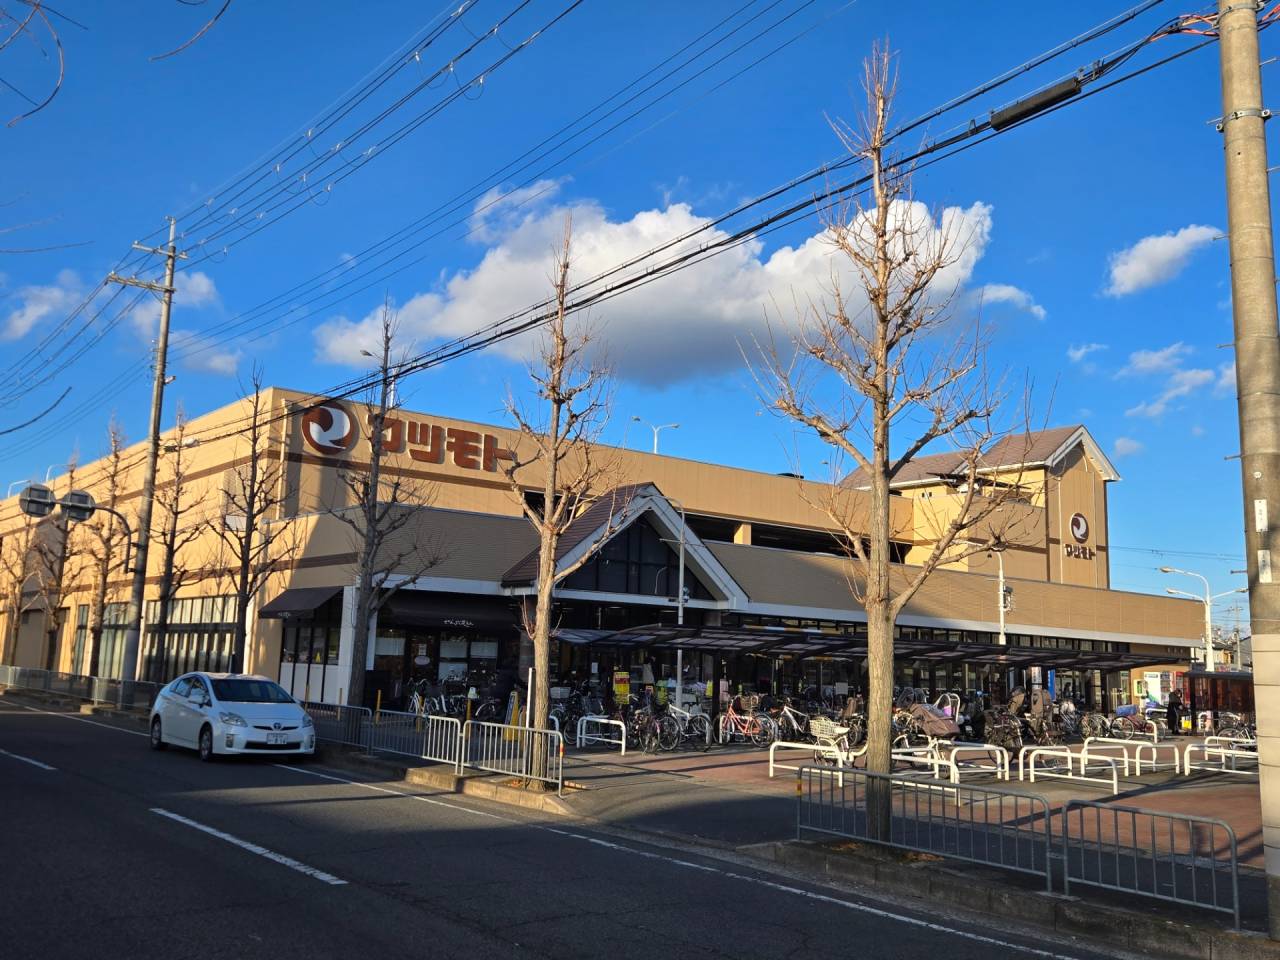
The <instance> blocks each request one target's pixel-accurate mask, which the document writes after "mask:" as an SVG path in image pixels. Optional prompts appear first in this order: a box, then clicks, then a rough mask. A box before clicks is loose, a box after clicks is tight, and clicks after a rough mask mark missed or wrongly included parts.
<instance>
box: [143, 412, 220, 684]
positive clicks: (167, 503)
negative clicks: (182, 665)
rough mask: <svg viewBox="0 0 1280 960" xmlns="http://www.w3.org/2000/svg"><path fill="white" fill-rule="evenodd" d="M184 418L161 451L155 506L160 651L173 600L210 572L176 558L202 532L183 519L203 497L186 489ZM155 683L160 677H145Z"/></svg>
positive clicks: (156, 626) (181, 415)
mask: <svg viewBox="0 0 1280 960" xmlns="http://www.w3.org/2000/svg"><path fill="white" fill-rule="evenodd" d="M186 434H187V418H186V415H185V414H184V413H183V412H182V409H181V408H179V410H178V421H177V425H176V427H175V428H174V432H173V439H172V440H170V441H169V443H167V444H166V445H165V447H164V453H165V455H166V456H165V459H166V461H167V462H168V466H169V478H168V482H167V483H163V484H161V485H159V486H158V488H157V490H156V501H155V503H156V506H157V507H159V509H160V516H161V523H160V527H159V529H158V530H157V531H156V540H157V541H159V543H160V558H161V562H160V583H159V591H158V595H157V597H156V599H157V601H158V604H157V610H158V612H157V614H156V621H155V624H154V625H153V629H154V631H155V634H154V635H155V638H156V643H157V644H158V645H160V646H161V647H163V645H164V644H165V642H166V640H167V637H168V633H169V614H170V611H171V608H172V606H173V598H174V597H175V596H177V593H178V591H179V590H181V589H182V588H183V587H184V586H186V585H188V584H190V583H194V582H197V581H199V580H202V579H204V578H205V577H207V576H208V575H209V570H208V569H207V568H206V567H204V566H201V565H188V564H187V563H185V562H184V563H179V562H178V559H179V555H180V554H182V552H183V550H184V549H185V548H186V547H187V546H188V545H189V544H190V543H192V542H193V541H195V540H196V539H198V538H199V537H200V535H201V533H203V532H204V530H205V525H204V524H202V523H199V522H189V521H187V520H185V519H184V518H186V517H187V515H188V514H189V513H191V511H192V510H196V509H198V508H199V507H201V506H202V505H203V503H204V496H203V495H202V496H199V497H192V496H191V492H190V490H189V489H188V482H187V469H188V467H187V463H186V460H185V457H184V454H185V453H186V450H187V447H188V443H187V435H186ZM147 679H150V680H156V679H160V678H159V677H148V678H147Z"/></svg>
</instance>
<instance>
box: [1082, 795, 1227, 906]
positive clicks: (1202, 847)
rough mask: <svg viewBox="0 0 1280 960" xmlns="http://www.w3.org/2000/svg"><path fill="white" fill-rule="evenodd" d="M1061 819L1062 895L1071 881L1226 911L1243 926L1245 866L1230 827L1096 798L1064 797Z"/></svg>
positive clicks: (1208, 818)
mask: <svg viewBox="0 0 1280 960" xmlns="http://www.w3.org/2000/svg"><path fill="white" fill-rule="evenodd" d="M1072 814H1076V816H1075V817H1074V819H1073V817H1072ZM1062 820H1063V829H1062V845H1063V859H1064V865H1065V867H1064V872H1063V891H1064V892H1065V893H1070V892H1071V885H1072V884H1073V883H1074V884H1087V885H1089V886H1095V887H1102V888H1104V889H1107V890H1117V891H1122V892H1125V893H1135V894H1139V895H1141V896H1146V897H1154V898H1156V899H1159V900H1168V901H1172V902H1174V903H1183V904H1187V905H1188V906H1194V907H1203V908H1205V909H1209V910H1217V911H1220V912H1223V913H1229V914H1231V917H1232V920H1233V921H1234V922H1235V927H1236V929H1237V930H1239V929H1240V865H1239V859H1238V853H1237V848H1236V835H1235V831H1234V830H1232V829H1231V825H1230V824H1228V823H1226V822H1225V821H1223V820H1217V819H1214V818H1211V817H1197V816H1191V815H1189V814H1183V813H1167V812H1164V811H1157V810H1139V809H1137V808H1135V807H1120V806H1115V805H1113V804H1109V803H1096V802H1094V801H1091V800H1069V801H1067V803H1066V805H1065V806H1064V807H1063V811H1062ZM1139 844H1141V846H1140V845H1139Z"/></svg>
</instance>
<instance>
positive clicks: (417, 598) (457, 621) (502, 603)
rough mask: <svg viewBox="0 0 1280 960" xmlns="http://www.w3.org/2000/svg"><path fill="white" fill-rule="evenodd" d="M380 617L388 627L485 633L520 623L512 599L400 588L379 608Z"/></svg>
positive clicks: (502, 629) (501, 630) (510, 627)
mask: <svg viewBox="0 0 1280 960" xmlns="http://www.w3.org/2000/svg"><path fill="white" fill-rule="evenodd" d="M378 619H379V620H380V621H382V622H385V623H387V624H388V625H389V626H400V627H430V628H434V629H437V630H479V631H481V632H483V633H501V632H505V631H507V630H512V629H514V628H515V627H516V625H517V624H516V614H515V611H514V610H512V608H511V602H510V601H509V600H506V599H503V598H500V597H473V596H466V595H458V594H447V593H426V592H424V591H420V590H400V591H398V592H397V593H395V594H393V595H392V596H391V599H389V600H388V601H387V602H386V604H385V605H384V606H383V608H382V609H381V610H380V611H379V614H378Z"/></svg>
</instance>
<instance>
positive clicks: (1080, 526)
mask: <svg viewBox="0 0 1280 960" xmlns="http://www.w3.org/2000/svg"><path fill="white" fill-rule="evenodd" d="M1071 536H1073V537H1075V539H1076V543H1084V542H1085V541H1086V540H1088V539H1089V521H1088V520H1086V519H1085V515H1084V514H1083V513H1073V514H1072V515H1071Z"/></svg>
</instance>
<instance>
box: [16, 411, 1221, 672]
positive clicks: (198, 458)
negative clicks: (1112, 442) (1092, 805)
mask: <svg viewBox="0 0 1280 960" xmlns="http://www.w3.org/2000/svg"><path fill="white" fill-rule="evenodd" d="M265 399H266V409H267V411H268V413H269V415H270V416H271V417H273V418H276V419H274V420H273V422H272V423H271V424H270V427H269V432H270V435H271V440H272V442H271V443H270V444H269V445H268V450H267V454H266V456H267V458H268V459H269V460H272V461H274V462H277V463H279V464H281V477H280V489H281V491H282V493H284V494H286V503H285V507H284V508H283V509H282V511H281V513H282V514H285V515H288V516H293V517H297V518H298V519H297V520H296V521H295V523H296V527H295V534H296V537H297V539H298V541H299V547H298V550H297V555H296V556H295V557H294V559H293V560H292V561H291V562H290V563H289V564H288V569H286V570H285V571H284V572H282V573H280V574H277V575H276V576H275V577H273V579H272V581H271V582H270V583H269V584H268V586H267V587H266V588H265V589H264V590H263V591H262V593H261V595H260V596H259V604H261V603H262V602H265V601H266V600H268V599H270V598H271V597H273V596H275V595H277V594H278V593H279V592H280V591H282V590H283V589H286V588H288V587H293V586H320V585H324V586H328V585H334V586H339V585H349V584H350V583H352V582H353V580H354V577H355V569H354V565H353V562H352V558H351V553H352V549H353V548H352V541H351V539H350V532H349V530H348V529H347V528H346V527H345V526H344V525H342V524H340V523H338V522H336V521H334V520H333V519H332V518H331V517H325V516H322V515H320V514H321V511H322V510H324V509H326V508H327V507H329V506H331V505H333V504H336V503H340V502H346V495H347V491H346V489H345V487H344V486H343V485H342V484H341V482H340V480H339V472H338V468H340V467H342V466H344V465H345V466H349V467H352V468H354V469H360V468H361V467H362V466H366V465H367V458H368V449H369V448H368V441H367V428H366V414H367V411H366V410H365V408H363V407H362V406H361V405H359V404H347V407H348V409H349V410H350V411H351V412H352V414H353V415H354V417H355V419H356V421H357V423H358V425H359V427H360V439H359V440H358V441H357V442H356V443H355V445H354V448H353V449H352V450H351V451H350V452H349V453H346V454H343V455H341V456H337V457H334V456H323V455H321V454H320V453H318V452H317V451H316V450H315V449H314V448H313V447H312V446H311V445H310V444H308V443H307V442H306V441H305V440H304V438H303V432H302V426H301V423H300V420H301V413H300V412H299V409H300V406H299V405H300V404H302V403H304V402H306V401H310V400H312V399H313V398H311V397H310V396H309V395H307V394H303V393H299V392H296V391H288V390H281V389H275V388H272V389H268V390H266V391H265ZM246 414H247V401H244V400H242V401H238V402H237V403H234V404H231V405H229V406H227V407H224V408H222V409H220V410H217V411H214V412H212V413H210V414H208V415H205V416H202V417H199V418H196V419H194V420H192V421H191V422H190V423H189V424H188V426H187V436H188V437H189V438H193V439H195V440H198V441H199V443H198V445H196V446H193V447H190V448H188V449H187V451H186V453H185V459H186V462H187V471H188V491H189V494H188V495H189V498H190V500H191V501H192V502H198V503H199V508H198V509H196V510H194V511H193V512H192V513H191V514H189V515H188V518H187V520H186V521H185V522H190V523H198V522H200V521H207V520H216V519H217V518H219V517H221V516H222V514H223V512H224V509H225V497H224V494H223V490H224V484H225V482H226V479H227V477H228V475H229V472H230V471H232V470H233V469H235V467H236V465H238V464H243V463H244V462H245V461H246V458H247V456H248V452H249V451H248V446H247V441H246V440H245V439H244V438H243V437H242V436H240V435H239V434H238V433H237V431H238V430H239V429H241V428H242V427H243V426H244V423H245V422H246ZM402 420H403V421H404V423H403V424H402V427H401V429H403V430H404V431H405V434H404V444H403V449H401V450H399V451H398V452H394V453H392V454H390V455H389V457H388V459H387V462H386V468H385V469H387V470H389V471H391V472H395V473H399V474H400V475H403V476H406V477H412V478H416V479H418V480H420V481H421V483H422V484H423V485H424V486H425V488H426V490H427V491H428V498H427V499H428V501H429V502H430V503H431V504H432V505H433V506H435V507H439V508H446V509H450V510H461V511H473V512H477V513H487V514H498V515H503V516H515V515H518V512H519V508H518V505H517V501H516V499H515V498H514V496H513V494H512V492H511V491H510V490H509V489H508V486H507V484H506V482H505V480H504V479H503V476H502V473H501V472H500V467H501V464H500V463H497V464H492V466H494V467H495V468H494V469H485V467H486V464H485V463H484V457H483V451H484V439H483V438H484V437H485V436H489V437H492V438H493V446H494V447H495V448H496V449H502V450H515V451H517V453H519V452H521V451H522V441H521V438H520V437H519V435H518V434H517V433H516V432H515V431H513V430H510V429H507V428H504V427H496V426H489V425H484V424H477V423H472V422H469V421H462V420H455V419H449V418H442V417H436V416H432V415H425V414H422V415H419V414H411V413H407V414H404V416H403V417H402ZM410 421H412V422H413V424H414V426H415V430H414V434H415V435H416V437H417V438H418V440H419V441H420V442H418V443H416V444H411V443H409V442H408V441H409V431H408V423H409V422H410ZM433 429H436V430H438V431H439V433H438V434H435V435H437V436H440V437H442V438H443V439H444V440H445V442H446V443H448V442H449V439H450V437H451V436H452V437H453V438H454V440H455V441H456V442H455V443H454V445H453V448H452V449H446V450H444V451H443V456H442V457H441V458H440V459H441V461H442V462H439V463H435V462H430V460H431V459H432V457H431V456H429V455H428V456H427V458H426V459H423V458H422V456H421V455H423V454H430V453H431V451H430V450H429V445H428V444H426V443H423V442H421V440H422V438H424V437H429V436H432V435H433V434H432V431H433ZM171 435H172V431H170V432H169V434H168V435H167V437H168V436H171ZM392 439H394V435H393V437H392ZM468 442H473V443H474V444H475V447H474V450H472V448H470V447H468ZM104 446H105V438H104ZM414 450H417V451H418V452H419V454H420V456H419V458H415V457H414V456H413V451H414ZM469 450H472V452H475V453H476V461H475V462H474V463H473V464H472V465H468V463H471V461H470V460H469V457H468V451H469ZM145 452H146V451H145V446H144V445H143V444H140V443H139V444H134V445H133V446H131V447H129V448H128V449H127V450H126V451H125V460H126V462H127V463H128V464H129V470H128V472H127V474H126V476H125V478H124V480H123V482H122V484H121V486H122V488H123V490H124V491H125V493H124V495H123V496H122V497H121V500H120V503H119V504H118V508H119V509H120V510H122V511H123V512H124V513H126V514H127V515H129V516H130V517H131V518H132V517H133V515H134V514H135V511H136V505H137V501H138V497H139V491H140V487H141V474H142V463H143V460H144V457H145ZM603 453H604V454H605V455H606V456H607V457H608V458H609V459H610V460H611V462H612V464H613V468H614V475H615V477H616V480H617V482H619V483H642V482H651V483H653V484H655V485H656V486H657V487H658V488H659V489H660V490H661V491H662V492H663V493H664V494H666V495H667V496H669V497H671V498H673V499H674V500H677V501H679V502H680V503H682V504H683V506H684V508H685V509H686V511H688V513H690V514H699V515H706V516H712V517H721V518H725V519H728V520H732V521H735V522H736V523H737V524H738V527H737V530H738V533H737V535H736V537H735V539H736V540H737V541H738V542H740V543H741V542H746V543H749V542H750V538H751V525H752V524H761V525H774V526H782V527H794V528H801V529H805V530H814V531H819V530H830V529H831V528H832V524H831V523H830V521H829V519H828V517H827V516H826V513H825V512H824V511H823V510H822V509H820V508H819V507H817V506H815V505H814V504H821V503H823V502H824V500H825V498H827V497H829V496H830V495H831V488H830V487H829V486H827V485H825V484H820V483H812V482H806V481H801V480H797V479H795V478H792V477H782V476H773V475H769V474H763V473H757V472H752V471H748V470H741V469H736V468H732V467H725V466H719V465H716V464H709V463H702V462H698V461H692V460H682V459H677V458H673V457H663V456H655V455H653V454H649V453H644V452H639V451H634V450H623V449H617V448H606V449H604V450H603ZM169 469H170V468H169V467H168V465H167V462H166V460H165V459H163V458H162V461H161V466H160V470H159V483H160V486H161V489H162V490H163V488H164V487H165V486H166V485H167V484H168V481H169V477H170V472H169ZM105 470H106V464H105V462H104V461H101V460H99V461H94V462H91V463H87V464H86V465H85V466H84V467H82V468H81V469H80V470H79V471H78V474H77V477H76V483H75V486H76V487H78V488H81V489H86V490H89V491H90V492H91V493H93V494H94V495H95V496H97V497H99V498H100V499H101V498H103V497H105V492H104V489H103V488H104V473H105ZM1019 479H1020V481H1021V483H1022V484H1023V486H1024V487H1025V488H1026V489H1027V490H1028V500H1029V501H1030V502H1029V504H1028V505H1027V506H1026V507H1025V508H1019V509H1021V510H1022V513H1021V514H1020V515H1019V518H1018V524H1017V529H1018V531H1019V532H1018V536H1017V537H1016V538H1014V539H1013V541H1012V543H1011V546H1010V548H1009V549H1008V550H1007V551H1006V552H1005V554H1004V563H1005V572H1006V575H1007V577H1008V578H1009V580H1010V582H1011V583H1013V584H1014V586H1015V593H1016V603H1017V609H1016V611H1015V613H1013V614H1011V616H1010V620H1009V624H1010V625H1009V629H1010V631H1011V632H1017V630H1018V625H1021V626H1022V627H1023V628H1024V629H1027V630H1030V629H1032V628H1045V629H1051V628H1054V627H1064V628H1070V629H1073V630H1083V631H1100V632H1109V633H1127V634H1147V635H1150V636H1174V637H1183V636H1186V637H1192V638H1194V637H1198V636H1199V629H1200V626H1199V613H1198V608H1196V610H1193V611H1192V612H1191V613H1188V612H1187V610H1188V609H1190V607H1189V606H1188V605H1187V604H1184V603H1182V602H1181V601H1177V600H1170V599H1169V598H1165V597H1150V596H1145V595H1139V594H1119V593H1114V592H1111V591H1108V590H1106V589H1099V588H1105V587H1107V586H1108V583H1109V579H1108V576H1107V561H1106V547H1107V524H1106V490H1105V484H1104V483H1103V480H1102V478H1101V476H1100V475H1099V474H1098V471H1097V468H1096V467H1095V466H1094V465H1093V464H1092V463H1091V462H1090V461H1089V458H1088V457H1087V456H1084V455H1083V453H1082V451H1077V452H1076V453H1075V454H1073V455H1071V456H1069V457H1068V458H1067V459H1066V461H1065V462H1063V463H1062V464H1061V465H1060V467H1059V468H1058V469H1056V470H1054V471H1053V473H1052V475H1051V476H1049V477H1048V478H1047V479H1046V478H1044V477H1043V475H1041V474H1034V473H1033V472H1031V471H1028V472H1027V473H1026V474H1023V475H1021V476H1020V478H1019ZM539 481H540V476H539V474H538V472H537V470H536V469H531V470H530V471H529V472H528V475H527V476H526V477H525V478H524V482H525V483H526V484H527V486H529V487H536V486H537V485H538V483H539ZM54 488H55V492H57V493H58V494H59V495H61V494H64V493H66V491H67V489H68V478H67V477H65V476H63V477H59V478H58V479H57V480H55V481H54ZM926 492H928V491H926V490H924V489H915V490H912V491H911V492H910V493H907V494H906V495H903V496H896V497H894V498H893V504H892V510H893V524H894V535H895V538H897V539H901V540H910V541H912V542H913V544H914V546H913V548H912V551H911V554H910V555H909V557H908V562H911V561H912V560H918V559H919V558H920V557H922V556H923V555H924V554H925V553H926V552H927V549H928V544H929V542H930V541H931V540H932V539H933V537H934V536H936V532H937V530H939V529H941V526H942V525H944V524H945V523H946V522H948V520H949V518H950V516H951V514H952V513H953V512H954V509H955V505H956V498H955V497H954V496H952V495H950V494H948V493H945V492H944V491H943V489H942V488H939V489H938V490H934V491H932V492H933V494H934V495H933V496H924V494H925V493H926ZM904 493H906V492H905V491H904ZM839 496H840V497H842V498H843V502H842V508H843V509H845V510H847V511H849V512H850V513H851V514H852V515H854V516H856V514H857V511H858V509H859V508H860V505H861V504H862V503H864V502H865V495H864V494H861V493H858V492H855V491H850V490H842V491H839ZM1074 512H1081V513H1083V514H1084V515H1085V516H1087V517H1088V519H1089V523H1090V535H1089V545H1090V546H1091V547H1092V548H1093V549H1094V550H1095V553H1096V558H1095V559H1094V560H1085V559H1074V558H1067V557H1064V556H1063V534H1064V532H1065V533H1066V537H1067V538H1068V539H1069V540H1070V536H1071V535H1070V532H1069V529H1068V527H1069V521H1070V517H1071V515H1072V513H1074ZM19 516H20V515H19V512H18V509H17V500H16V497H15V498H10V499H8V500H5V501H3V502H0V536H3V535H4V533H5V532H6V531H7V530H11V529H12V528H13V527H14V526H15V525H16V524H18V523H20V522H21V521H20V519H19ZM161 516H162V513H161V511H160V510H159V509H157V510H156V524H157V525H158V524H159V522H160V518H161ZM272 519H273V520H280V519H282V517H276V518H272ZM84 536H85V531H84V530H83V529H82V528H77V527H75V526H74V525H73V527H72V537H73V549H72V552H73V554H76V555H78V554H79V553H80V552H81V551H80V550H78V549H77V548H78V547H82V546H83V539H82V538H83V537H84ZM1072 542H1074V541H1072ZM161 559H162V558H161V550H160V548H159V543H158V542H157V541H156V540H155V539H154V532H153V543H152V550H151V555H150V558H149V564H148V577H149V583H150V586H149V588H148V599H152V598H154V597H155V584H156V583H157V582H158V579H159V574H160V570H161V566H160V564H161ZM826 559H830V558H826ZM180 562H181V563H182V564H183V565H185V566H186V567H188V568H190V569H201V570H206V571H208V572H209V576H208V577H207V578H206V579H204V580H202V581H200V582H198V583H193V584H191V585H189V586H187V587H185V588H184V589H183V590H181V591H180V592H179V596H207V595H216V594H224V593H229V592H231V591H230V590H229V588H228V584H227V582H226V580H225V579H222V578H220V575H219V570H220V569H223V568H225V566H226V557H225V555H224V554H222V552H221V549H220V545H219V540H218V538H217V536H216V535H215V534H213V533H211V532H207V531H206V532H205V533H203V534H202V535H201V536H200V537H199V538H198V539H197V540H195V541H194V542H193V543H191V544H189V545H188V546H187V547H185V548H184V550H183V553H182V556H181V560H180ZM815 562H825V561H824V559H823V558H820V557H815ZM74 563H75V561H73V564H74ZM960 567H961V569H959V570H956V571H942V572H940V573H939V574H938V575H937V576H936V577H934V578H933V579H932V580H931V581H930V582H929V583H928V584H926V586H925V588H924V590H923V591H922V592H921V594H920V595H919V597H917V598H916V600H915V601H914V602H913V604H912V606H911V607H910V613H911V614H912V615H917V616H925V617H934V618H939V619H947V620H958V619H984V620H993V619H995V618H996V610H995V606H994V603H995V595H996V590H995V587H994V586H993V585H992V579H991V578H993V577H994V576H995V571H996V563H995V560H994V558H992V557H989V556H988V555H986V554H980V555H978V556H975V557H973V558H971V559H970V560H967V561H965V562H964V563H963V564H962V565H960ZM72 576H74V577H76V578H77V581H78V582H80V583H81V589H79V590H78V591H76V592H75V593H74V595H73V596H72V597H70V598H69V602H68V616H67V622H66V626H65V627H64V631H63V638H62V642H61V643H60V644H59V649H60V654H59V658H58V663H57V666H58V668H59V669H69V668H70V667H71V662H70V657H71V646H72V644H71V642H70V638H71V634H72V632H73V631H74V624H75V607H76V606H77V605H78V604H81V603H89V602H90V600H89V581H90V579H91V578H89V577H88V575H87V573H86V572H85V571H83V570H79V571H73V573H72ZM1047 580H1061V581H1064V582H1065V584H1067V585H1069V586H1063V585H1061V584H1053V583H1048V582H1046V581H1047ZM1086 588H1088V589H1086ZM128 590H129V578H128V577H127V576H126V575H125V574H124V573H123V571H122V570H120V569H119V565H118V564H117V569H116V571H115V573H114V574H113V576H112V577H111V579H110V581H109V586H108V601H109V602H124V601H126V600H127V598H128ZM0 616H3V617H4V618H6V620H7V618H8V617H9V616H11V614H10V613H8V612H3V613H0ZM252 621H253V618H252V617H251V625H250V626H251V631H253V633H254V640H253V643H252V646H251V653H250V656H251V667H252V668H254V669H261V670H263V671H264V672H268V673H270V672H272V671H273V670H274V669H275V665H276V663H277V662H278V659H279V637H280V625H279V622H278V621H265V620H264V621H256V622H252ZM43 649H44V639H43V614H42V613H40V612H39V611H33V612H32V613H31V614H30V616H29V618H28V623H27V624H26V625H24V627H23V629H22V631H21V634H20V642H19V644H18V650H17V651H16V655H17V662H19V663H23V664H25V665H33V666H35V665H42V660H41V656H42V650H43Z"/></svg>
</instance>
